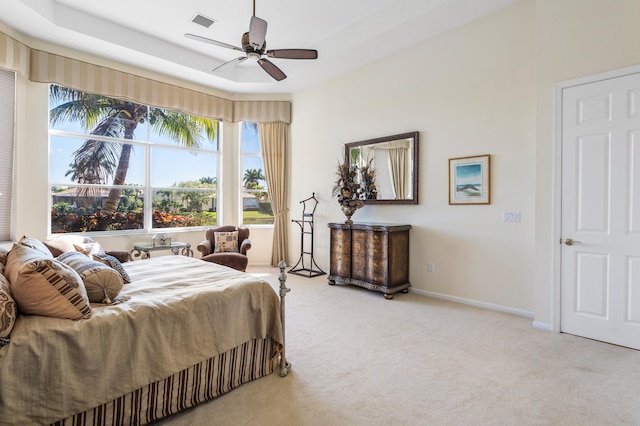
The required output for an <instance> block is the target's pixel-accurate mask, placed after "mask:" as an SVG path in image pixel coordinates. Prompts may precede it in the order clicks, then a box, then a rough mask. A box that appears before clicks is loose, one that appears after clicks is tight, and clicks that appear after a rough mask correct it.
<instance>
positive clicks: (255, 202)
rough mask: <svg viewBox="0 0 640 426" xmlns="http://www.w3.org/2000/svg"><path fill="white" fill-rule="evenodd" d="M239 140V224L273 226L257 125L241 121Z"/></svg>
mask: <svg viewBox="0 0 640 426" xmlns="http://www.w3.org/2000/svg"><path fill="white" fill-rule="evenodd" d="M240 138H241V142H240V144H241V147H240V172H241V176H240V179H241V181H242V193H241V194H240V195H241V196H240V199H241V202H242V220H241V223H242V224H243V225H273V222H274V216H273V210H271V200H270V199H269V192H268V191H267V181H266V177H265V175H264V163H263V161H262V153H261V152H260V136H259V135H258V125H257V124H256V123H252V122H249V121H243V122H242V128H241V130H240Z"/></svg>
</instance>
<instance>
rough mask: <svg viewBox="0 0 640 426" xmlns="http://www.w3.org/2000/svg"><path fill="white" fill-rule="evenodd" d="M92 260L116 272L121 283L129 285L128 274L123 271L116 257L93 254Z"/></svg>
mask: <svg viewBox="0 0 640 426" xmlns="http://www.w3.org/2000/svg"><path fill="white" fill-rule="evenodd" d="M93 260H95V261H97V262H100V263H102V264H104V265H107V266H108V267H110V268H113V269H115V270H116V271H118V273H119V274H120V276H121V277H122V282H124V283H125V284H129V283H130V282H131V278H130V277H129V274H128V273H127V271H126V270H125V269H124V266H122V263H120V261H119V260H118V259H117V258H116V257H114V256H111V255H109V254H94V255H93Z"/></svg>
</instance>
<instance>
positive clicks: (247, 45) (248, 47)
mask: <svg viewBox="0 0 640 426" xmlns="http://www.w3.org/2000/svg"><path fill="white" fill-rule="evenodd" d="M266 48H267V41H266V40H265V42H264V43H262V47H260V48H256V47H255V46H253V45H252V44H251V42H250V41H249V33H248V32H247V33H244V34H242V50H244V51H245V52H247V56H249V57H250V58H251V57H254V56H255V54H257V55H258V57H260V56H262V55H263V54H264V51H265V50H266ZM252 53H254V55H252Z"/></svg>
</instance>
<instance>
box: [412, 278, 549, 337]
mask: <svg viewBox="0 0 640 426" xmlns="http://www.w3.org/2000/svg"><path fill="white" fill-rule="evenodd" d="M409 291H411V292H412V293H416V294H421V295H423V296H429V297H433V298H436V299H442V300H448V301H450V302H456V303H462V304H465V305H471V306H475V307H478V308H483V309H489V310H492V311H498V312H504V313H507V314H513V315H518V316H521V317H525V318H531V319H533V318H534V315H533V312H529V311H523V310H522V309H514V308H510V307H508V306H502V305H494V304H493V303H487V302H480V301H478V300H472V299H465V298H464V297H457V296H450V295H448V294H442V293H436V292H433V291H427V290H420V289H416V288H413V287H411V288H410V289H409ZM534 324H536V322H535V321H534ZM534 327H535V326H534ZM535 328H538V327H535ZM540 329H542V328H540ZM549 330H551V329H550V328H549Z"/></svg>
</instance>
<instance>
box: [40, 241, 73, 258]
mask: <svg viewBox="0 0 640 426" xmlns="http://www.w3.org/2000/svg"><path fill="white" fill-rule="evenodd" d="M43 244H44V245H45V246H46V247H47V248H48V249H49V251H50V252H51V254H52V255H53V257H58V256H60V255H61V254H62V253H66V252H68V251H76V248H75V246H74V245H73V243H72V242H71V241H67V240H64V239H62V238H58V239H56V240H47V241H43Z"/></svg>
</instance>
